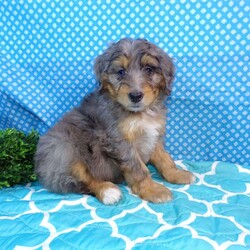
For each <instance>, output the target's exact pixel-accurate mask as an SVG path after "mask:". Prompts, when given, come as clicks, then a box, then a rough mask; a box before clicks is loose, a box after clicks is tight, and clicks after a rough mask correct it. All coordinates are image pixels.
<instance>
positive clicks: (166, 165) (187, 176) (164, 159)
mask: <svg viewBox="0 0 250 250" xmlns="http://www.w3.org/2000/svg"><path fill="white" fill-rule="evenodd" d="M150 162H151V163H152V164H153V165H154V166H155V167H156V168H157V170H158V171H159V172H160V173H161V174H162V176H163V177H164V178H165V180H167V181H168V182H170V183H176V184H190V183H192V182H194V176H193V175H192V174H191V173H190V172H188V171H185V170H180V169H178V168H177V167H176V165H175V163H174V161H173V160H172V158H171V156H170V155H169V153H167V152H166V151H165V150H164V147H163V145H162V143H158V144H157V145H156V148H155V151H154V152H153V154H152V155H151V158H150Z"/></svg>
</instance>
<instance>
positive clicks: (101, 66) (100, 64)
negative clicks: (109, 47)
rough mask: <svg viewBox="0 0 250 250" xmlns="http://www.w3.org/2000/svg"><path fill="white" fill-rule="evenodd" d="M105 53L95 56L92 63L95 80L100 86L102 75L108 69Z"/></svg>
mask: <svg viewBox="0 0 250 250" xmlns="http://www.w3.org/2000/svg"><path fill="white" fill-rule="evenodd" d="M108 64H109V63H108V58H107V52H104V53H103V54H101V55H99V56H97V58H96V59H95V63H94V70H95V75H96V80H97V81H98V82H99V84H101V77H102V74H103V73H104V72H105V71H106V70H107V67H108Z"/></svg>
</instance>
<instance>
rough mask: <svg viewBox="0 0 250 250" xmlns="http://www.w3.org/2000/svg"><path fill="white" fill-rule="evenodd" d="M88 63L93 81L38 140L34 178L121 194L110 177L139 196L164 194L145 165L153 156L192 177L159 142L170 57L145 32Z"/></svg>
mask: <svg viewBox="0 0 250 250" xmlns="http://www.w3.org/2000/svg"><path fill="white" fill-rule="evenodd" d="M94 68H95V74H96V77H97V80H98V81H99V83H100V88H99V89H98V90H96V91H94V92H93V93H91V94H90V95H88V96H87V97H85V98H84V99H83V101H82V103H81V105H80V106H79V107H77V108H75V109H73V110H72V111H70V112H69V113H67V114H66V115H65V116H64V117H63V118H62V119H61V120H60V121H59V122H58V123H57V124H56V125H55V126H54V127H53V128H51V129H50V130H49V131H48V132H47V134H45V135H44V136H42V137H41V138H40V140H39V143H38V146H37V151H36V155H35V171H36V173H37V175H38V177H39V180H40V182H41V183H42V184H43V185H44V186H45V187H46V188H48V189H49V190H51V191H54V192H60V193H67V192H77V193H90V194H93V195H95V196H96V197H97V198H98V199H99V200H100V201H102V202H103V203H105V204H112V203H115V202H117V201H118V200H119V199H120V197H121V193H120V190H119V188H118V186H116V185H115V183H120V182H122V181H123V180H126V181H127V183H128V185H129V186H130V187H131V189H132V191H133V192H134V193H135V194H138V195H139V196H140V197H141V198H142V199H145V200H148V201H151V202H155V203H158V202H165V201H167V200H169V199H171V193H170V191H169V190H168V189H167V188H165V187H164V186H161V185H159V184H157V183H154V182H153V181H152V179H151V177H150V174H149V171H148V169H147V167H146V165H145V164H146V163H148V162H151V163H153V164H154V165H155V167H156V168H157V169H158V171H159V172H160V173H161V174H162V176H163V177H164V178H165V179H166V180H168V181H170V182H174V183H192V182H193V181H194V177H193V175H192V174H191V173H189V172H187V171H182V170H179V169H177V168H176V166H175V164H174V162H173V160H172V159H171V157H170V156H169V154H168V153H167V152H166V151H165V150H164V148H163V145H162V137H163V135H164V133H165V120H166V119H165V116H166V107H165V105H164V99H165V97H166V96H167V95H169V94H170V92H171V85H172V81H173V78H174V71H175V70H174V65H173V63H172V60H171V58H170V57H169V56H168V55H167V54H166V53H165V52H164V51H163V50H161V49H160V48H158V47H157V46H156V45H154V44H152V43H149V42H148V41H146V40H142V39H136V40H133V39H129V38H126V39H122V40H120V41H119V42H117V43H114V44H112V45H110V47H109V48H108V49H107V50H106V51H104V53H103V54H101V55H100V56H98V57H97V59H96V61H95V67H94ZM110 196H113V197H110Z"/></svg>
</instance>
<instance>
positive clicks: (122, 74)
mask: <svg viewBox="0 0 250 250" xmlns="http://www.w3.org/2000/svg"><path fill="white" fill-rule="evenodd" d="M125 74H126V71H125V70H124V69H120V70H118V71H117V75H118V76H119V77H123V76H125Z"/></svg>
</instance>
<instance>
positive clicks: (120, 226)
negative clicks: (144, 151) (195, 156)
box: [0, 161, 250, 250]
mask: <svg viewBox="0 0 250 250" xmlns="http://www.w3.org/2000/svg"><path fill="white" fill-rule="evenodd" d="M177 165H178V166H179V167H180V168H183V169H188V170H190V171H192V172H194V174H195V176H196V177H197V181H196V183H195V184H193V185H191V186H188V185H181V186H179V185H172V184H169V183H167V182H165V181H164V180H163V179H162V178H161V177H160V176H159V174H158V173H157V172H155V170H154V168H153V167H152V166H149V168H150V170H151V173H152V176H153V179H154V180H155V181H157V182H159V183H163V184H164V185H166V186H167V187H168V188H170V189H171V190H172V192H173V194H174V199H173V201H170V202H168V203H166V204H152V203H148V202H145V201H142V200H140V199H139V198H138V197H136V196H135V195H133V194H131V192H130V189H129V188H128V187H126V186H125V185H120V187H121V189H122V191H123V195H124V196H123V199H122V200H121V201H120V202H119V203H118V204H116V205H112V206H105V205H102V204H101V203H100V202H99V201H98V200H97V199H96V198H94V197H91V196H88V195H83V196H81V195H76V194H69V195H58V194H54V193H49V192H48V191H47V190H45V189H43V188H42V187H41V186H40V185H39V184H38V183H32V184H28V185H27V186H25V187H24V186H17V187H14V188H9V189H4V190H1V191H0V246H1V247H0V248H1V250H5V249H6V250H9V249H25V250H27V249H67V250H68V249H85V250H86V249H87V250H93V249H107V250H111V249H127V250H128V249H140V250H141V249H157V250H158V249H164V250H166V249H177V250H178V249H206V250H209V249H211V250H213V249H218V250H223V249H227V250H236V249H237V250H239V249H250V212H249V211H250V167H246V166H244V167H242V166H240V165H235V164H229V163H223V162H188V161H178V162H177Z"/></svg>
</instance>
